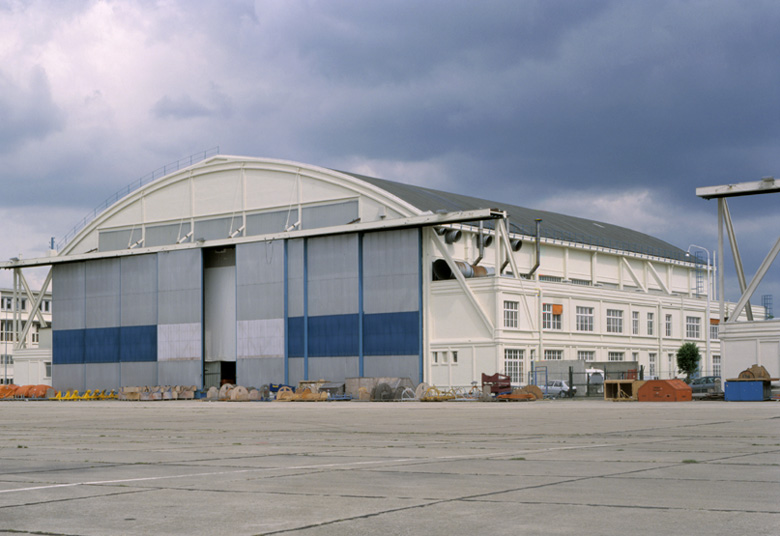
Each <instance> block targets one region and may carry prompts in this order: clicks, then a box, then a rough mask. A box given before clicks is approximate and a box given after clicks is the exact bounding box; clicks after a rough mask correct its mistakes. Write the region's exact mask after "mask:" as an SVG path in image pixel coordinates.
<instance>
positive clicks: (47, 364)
mask: <svg viewBox="0 0 780 536" xmlns="http://www.w3.org/2000/svg"><path fill="white" fill-rule="evenodd" d="M43 364H44V366H45V367H46V377H47V378H51V361H45V362H44V363H43Z"/></svg>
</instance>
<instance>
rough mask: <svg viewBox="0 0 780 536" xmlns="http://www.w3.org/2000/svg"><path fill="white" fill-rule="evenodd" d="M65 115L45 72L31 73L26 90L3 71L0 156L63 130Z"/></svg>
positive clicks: (0, 81) (0, 84) (0, 110)
mask: <svg viewBox="0 0 780 536" xmlns="http://www.w3.org/2000/svg"><path fill="white" fill-rule="evenodd" d="M64 125H65V114H64V113H63V111H62V110H61V109H60V108H59V107H58V106H57V105H56V104H55V103H54V101H53V99H52V95H51V91H50V88H49V81H48V78H47V76H46V73H45V72H44V71H43V69H41V68H35V69H33V70H32V73H31V75H30V78H29V80H28V83H27V86H26V87H20V86H19V85H17V84H15V83H14V82H13V81H12V80H11V79H10V78H9V77H8V76H7V75H6V74H5V73H3V72H2V71H0V153H7V152H10V151H13V150H14V149H16V148H17V147H19V146H20V145H22V144H23V143H25V142H27V141H29V140H40V139H43V138H45V137H47V136H49V135H50V134H52V133H54V132H57V131H59V130H61V129H62V128H63V127H64Z"/></svg>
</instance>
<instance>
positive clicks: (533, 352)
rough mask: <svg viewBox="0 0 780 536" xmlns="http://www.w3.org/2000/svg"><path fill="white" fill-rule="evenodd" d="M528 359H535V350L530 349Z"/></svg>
mask: <svg viewBox="0 0 780 536" xmlns="http://www.w3.org/2000/svg"><path fill="white" fill-rule="evenodd" d="M529 357H530V359H531V361H533V360H534V359H536V349H535V348H531V355H530V356H529Z"/></svg>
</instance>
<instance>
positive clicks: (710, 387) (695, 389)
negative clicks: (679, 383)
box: [688, 376, 722, 393]
mask: <svg viewBox="0 0 780 536" xmlns="http://www.w3.org/2000/svg"><path fill="white" fill-rule="evenodd" d="M688 385H690V386H691V392H692V393H709V392H710V391H712V392H716V393H717V392H720V391H721V390H722V388H721V384H720V376H702V377H700V378H694V379H692V380H691V382H690V383H689V384H688Z"/></svg>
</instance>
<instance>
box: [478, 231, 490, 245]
mask: <svg viewBox="0 0 780 536" xmlns="http://www.w3.org/2000/svg"><path fill="white" fill-rule="evenodd" d="M492 243H493V236H492V235H484V234H480V235H477V246H478V247H481V248H489V247H490V245H491V244H492Z"/></svg>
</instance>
